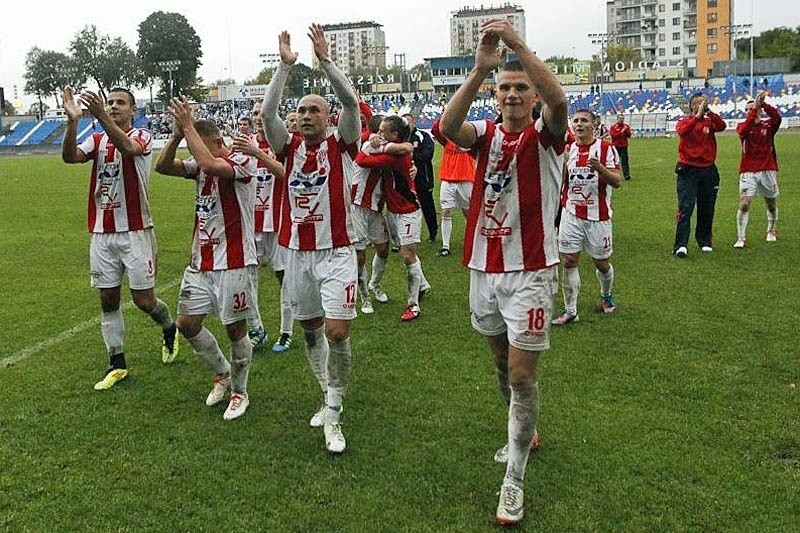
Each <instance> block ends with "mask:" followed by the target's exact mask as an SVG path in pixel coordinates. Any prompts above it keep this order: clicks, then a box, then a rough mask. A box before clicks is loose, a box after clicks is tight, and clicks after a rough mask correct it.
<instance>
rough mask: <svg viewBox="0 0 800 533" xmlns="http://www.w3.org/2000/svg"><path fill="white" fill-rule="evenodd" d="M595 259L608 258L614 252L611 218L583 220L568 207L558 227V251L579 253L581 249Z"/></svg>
mask: <svg viewBox="0 0 800 533" xmlns="http://www.w3.org/2000/svg"><path fill="white" fill-rule="evenodd" d="M583 250H586V252H587V253H588V254H589V255H590V256H592V258H593V259H608V258H609V257H611V255H612V254H613V253H614V243H613V240H612V226H611V221H610V220H583V219H582V218H578V217H576V216H575V215H573V214H572V213H570V212H569V211H567V210H566V209H564V211H563V213H562V215H561V225H560V226H559V228H558V251H559V252H561V253H562V254H578V253H581V251H583Z"/></svg>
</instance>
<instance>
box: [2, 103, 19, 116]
mask: <svg viewBox="0 0 800 533" xmlns="http://www.w3.org/2000/svg"><path fill="white" fill-rule="evenodd" d="M0 113H2V114H3V115H13V114H14V113H16V109H14V104H12V103H11V102H10V101H8V100H6V101H5V102H4V103H3V109H0Z"/></svg>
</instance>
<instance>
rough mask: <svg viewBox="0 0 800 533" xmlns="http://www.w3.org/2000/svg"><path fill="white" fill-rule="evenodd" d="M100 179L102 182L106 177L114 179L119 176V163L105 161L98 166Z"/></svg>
mask: <svg viewBox="0 0 800 533" xmlns="http://www.w3.org/2000/svg"><path fill="white" fill-rule="evenodd" d="M98 175H99V176H100V179H102V180H103V181H104V182H105V180H107V179H116V178H118V177H119V163H105V164H104V165H103V166H101V167H100V171H99V172H98Z"/></svg>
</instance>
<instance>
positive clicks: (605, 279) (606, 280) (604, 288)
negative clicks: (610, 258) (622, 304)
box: [594, 264, 614, 296]
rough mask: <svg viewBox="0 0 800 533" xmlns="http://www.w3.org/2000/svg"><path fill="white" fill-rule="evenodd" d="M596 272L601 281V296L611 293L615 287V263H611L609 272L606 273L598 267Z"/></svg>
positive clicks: (598, 279)
mask: <svg viewBox="0 0 800 533" xmlns="http://www.w3.org/2000/svg"><path fill="white" fill-rule="evenodd" d="M594 274H595V276H597V281H599V282H600V296H608V295H609V294H611V289H613V288H614V265H611V264H609V265H608V272H606V273H605V274H603V273H602V272H600V271H599V270H597V269H595V271H594Z"/></svg>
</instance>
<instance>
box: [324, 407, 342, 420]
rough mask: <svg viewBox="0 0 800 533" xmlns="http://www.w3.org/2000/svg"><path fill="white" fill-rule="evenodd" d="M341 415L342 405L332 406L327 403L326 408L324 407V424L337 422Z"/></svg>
mask: <svg viewBox="0 0 800 533" xmlns="http://www.w3.org/2000/svg"><path fill="white" fill-rule="evenodd" d="M341 417H342V406H341V405H339V406H338V407H334V406H332V405H329V406H328V408H327V409H325V423H326V424H338V423H339V420H340V419H341Z"/></svg>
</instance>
